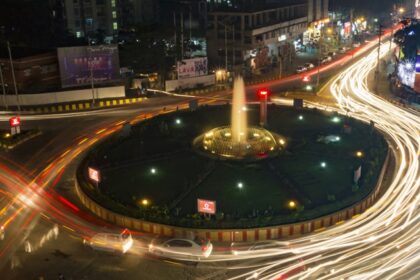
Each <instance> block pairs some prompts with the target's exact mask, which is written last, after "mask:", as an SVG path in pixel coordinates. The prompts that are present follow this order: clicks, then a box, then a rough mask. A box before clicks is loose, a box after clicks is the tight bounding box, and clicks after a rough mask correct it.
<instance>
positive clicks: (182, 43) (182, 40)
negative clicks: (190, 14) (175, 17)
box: [180, 13, 184, 61]
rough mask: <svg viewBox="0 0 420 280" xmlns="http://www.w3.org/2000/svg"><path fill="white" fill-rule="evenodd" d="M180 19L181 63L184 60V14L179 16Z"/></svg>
mask: <svg viewBox="0 0 420 280" xmlns="http://www.w3.org/2000/svg"><path fill="white" fill-rule="evenodd" d="M180 19H181V61H182V60H183V59H184V13H181V15H180Z"/></svg>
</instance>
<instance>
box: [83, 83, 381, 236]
mask: <svg viewBox="0 0 420 280" xmlns="http://www.w3.org/2000/svg"><path fill="white" fill-rule="evenodd" d="M238 83H239V85H237V86H236V87H235V90H234V92H237V87H239V88H241V85H240V83H241V81H239V82H238ZM239 94H240V95H241V94H243V92H241V91H239ZM235 95H237V94H236V93H234V98H233V104H232V106H230V105H218V106H204V107H200V108H199V109H197V110H184V111H175V112H173V113H168V114H162V115H159V116H156V117H154V118H152V119H149V120H146V121H143V122H141V123H139V124H138V125H135V126H133V127H131V126H129V127H127V128H126V129H123V130H122V132H120V133H119V134H118V135H113V136H112V137H109V138H108V139H106V140H104V141H103V142H102V143H100V144H99V145H97V146H96V147H95V148H94V149H93V150H92V151H91V152H90V153H89V154H88V156H87V157H86V158H85V160H84V161H83V162H82V164H81V165H80V167H79V171H78V184H79V186H80V188H79V189H80V192H83V193H84V194H85V195H86V197H85V198H86V199H87V198H88V199H91V200H92V201H93V202H94V203H96V204H97V205H98V207H99V206H100V207H103V209H106V210H103V211H108V210H109V211H111V212H112V213H116V214H118V215H123V216H126V217H130V218H133V219H138V220H139V221H144V222H150V223H155V224H158V225H166V226H176V227H183V228H191V229H192V228H197V229H202V228H206V229H232V228H234V229H244V228H245V229H246V228H261V227H271V226H281V225H285V224H293V223H302V222H305V221H309V220H313V219H317V218H321V217H323V216H326V215H331V214H334V213H335V212H337V211H341V210H343V209H347V208H349V207H352V206H354V205H356V204H357V203H359V202H361V201H363V200H364V199H366V198H367V197H369V195H371V193H372V191H373V190H374V188H375V186H376V182H377V180H378V178H379V175H380V173H381V170H382V166H383V163H384V161H385V157H386V154H387V145H386V142H385V140H384V139H383V137H382V136H381V134H380V133H378V132H377V131H376V130H375V129H374V127H372V126H369V125H367V124H364V123H362V122H359V121H356V120H354V119H351V118H347V117H345V116H341V115H338V114H336V113H328V112H321V111H318V110H307V109H295V108H288V107H281V106H275V105H270V106H269V107H268V123H267V125H266V126H265V127H261V126H258V120H259V118H258V117H259V110H258V107H257V106H253V105H250V104H246V103H245V99H244V96H239V98H238V96H236V98H235ZM238 100H239V101H240V102H238ZM229 121H230V123H231V125H226V124H227V123H229ZM197 135H199V136H197ZM367 138H369V139H370V140H369V141H365V140H364V139H367ZM89 168H94V169H95V170H98V172H100V174H101V182H100V183H99V184H94V182H92V180H91V178H89V177H88V175H89V174H88V172H87V170H88V169H89ZM361 170H363V173H362V171H361ZM358 173H360V174H359V175H357V176H358V178H356V179H355V176H356V175H355V174H358ZM362 174H363V175H362ZM79 196H80V195H79ZM198 200H207V201H212V202H214V204H215V205H216V206H217V209H215V211H214V213H212V214H213V215H207V214H203V213H200V211H199V209H197V201H198ZM352 211H353V210H352ZM352 213H356V211H355V210H354V211H353V212H352ZM346 215H347V214H346Z"/></svg>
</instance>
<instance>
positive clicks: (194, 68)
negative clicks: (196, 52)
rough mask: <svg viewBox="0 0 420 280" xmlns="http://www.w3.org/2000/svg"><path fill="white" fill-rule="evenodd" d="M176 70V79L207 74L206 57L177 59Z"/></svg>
mask: <svg viewBox="0 0 420 280" xmlns="http://www.w3.org/2000/svg"><path fill="white" fill-rule="evenodd" d="M177 70H178V79H182V78H191V77H198V76H204V75H207V73H208V68H207V57H198V58H191V59H184V60H182V61H178V63H177Z"/></svg>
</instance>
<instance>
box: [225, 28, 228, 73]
mask: <svg viewBox="0 0 420 280" xmlns="http://www.w3.org/2000/svg"><path fill="white" fill-rule="evenodd" d="M225 70H226V73H227V71H228V50H227V26H226V25H225Z"/></svg>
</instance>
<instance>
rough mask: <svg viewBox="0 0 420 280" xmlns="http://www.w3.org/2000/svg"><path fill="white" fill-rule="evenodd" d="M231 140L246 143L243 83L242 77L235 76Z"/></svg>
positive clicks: (246, 124) (246, 125) (246, 127)
mask: <svg viewBox="0 0 420 280" xmlns="http://www.w3.org/2000/svg"><path fill="white" fill-rule="evenodd" d="M230 126H231V130H232V141H233V142H234V143H246V140H247V132H248V122H247V116H246V101H245V85H244V80H243V79H242V77H237V78H236V79H235V82H234V84H233V98H232V112H231V122H230Z"/></svg>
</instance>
